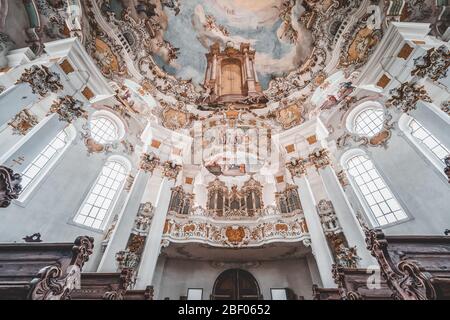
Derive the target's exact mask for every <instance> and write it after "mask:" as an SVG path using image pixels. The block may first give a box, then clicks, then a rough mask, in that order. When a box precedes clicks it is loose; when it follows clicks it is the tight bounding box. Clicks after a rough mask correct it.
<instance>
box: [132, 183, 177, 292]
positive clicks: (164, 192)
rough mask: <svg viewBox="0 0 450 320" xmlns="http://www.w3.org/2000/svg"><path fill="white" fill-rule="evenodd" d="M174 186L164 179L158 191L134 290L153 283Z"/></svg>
mask: <svg viewBox="0 0 450 320" xmlns="http://www.w3.org/2000/svg"><path fill="white" fill-rule="evenodd" d="M174 186H175V181H174V180H169V179H168V178H167V177H164V178H163V180H162V182H161V186H160V188H159V191H158V196H157V201H156V203H155V213H154V215H153V221H152V225H151V227H150V232H149V235H148V237H147V241H146V243H145V249H144V253H143V254H142V259H141V264H140V267H139V272H138V276H137V281H136V290H140V289H145V288H146V287H147V286H148V285H151V284H152V283H153V276H154V274H155V269H156V264H157V262H158V257H159V253H160V250H161V240H162V234H163V231H164V225H165V223H166V216H167V211H168V209H169V203H170V198H171V195H172V191H171V189H172V188H173V187H174Z"/></svg>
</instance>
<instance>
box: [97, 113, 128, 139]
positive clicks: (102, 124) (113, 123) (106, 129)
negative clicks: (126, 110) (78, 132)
mask: <svg viewBox="0 0 450 320" xmlns="http://www.w3.org/2000/svg"><path fill="white" fill-rule="evenodd" d="M89 126H90V131H91V137H92V138H93V139H94V140H95V141H96V142H97V143H100V144H105V143H111V142H114V141H117V140H120V139H121V138H122V137H123V136H124V134H125V128H124V125H123V122H122V121H121V120H120V119H119V118H118V117H117V116H116V115H114V114H113V113H111V112H107V111H103V110H102V111H98V112H96V113H94V114H93V116H92V119H91V120H90V121H89Z"/></svg>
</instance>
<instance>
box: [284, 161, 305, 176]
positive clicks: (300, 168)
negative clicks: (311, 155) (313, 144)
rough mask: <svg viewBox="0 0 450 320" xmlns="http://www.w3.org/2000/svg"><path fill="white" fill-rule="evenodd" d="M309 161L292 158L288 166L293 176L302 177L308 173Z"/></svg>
mask: <svg viewBox="0 0 450 320" xmlns="http://www.w3.org/2000/svg"><path fill="white" fill-rule="evenodd" d="M307 163H308V161H307V160H305V159H303V158H297V159H295V158H294V159H292V160H291V161H289V162H287V163H286V168H287V169H288V170H289V172H290V173H291V175H292V178H294V177H297V178H301V177H302V176H303V175H305V174H306V165H307Z"/></svg>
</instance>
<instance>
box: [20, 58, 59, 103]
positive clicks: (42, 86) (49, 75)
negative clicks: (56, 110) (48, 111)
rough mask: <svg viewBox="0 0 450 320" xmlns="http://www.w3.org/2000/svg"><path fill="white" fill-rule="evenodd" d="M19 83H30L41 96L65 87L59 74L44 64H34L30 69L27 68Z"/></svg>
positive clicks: (35, 92) (34, 91)
mask: <svg viewBox="0 0 450 320" xmlns="http://www.w3.org/2000/svg"><path fill="white" fill-rule="evenodd" d="M17 83H18V84H20V83H28V84H29V85H30V87H31V89H32V90H33V93H34V94H38V95H40V96H41V97H44V96H46V95H47V94H48V93H49V92H52V93H57V92H58V91H60V90H62V89H64V86H63V85H62V83H61V78H60V76H59V74H57V73H55V72H53V71H51V70H50V69H49V68H48V67H47V66H44V65H34V66H32V67H31V68H30V69H25V72H24V73H23V74H22V76H21V77H20V79H19V80H18V81H17Z"/></svg>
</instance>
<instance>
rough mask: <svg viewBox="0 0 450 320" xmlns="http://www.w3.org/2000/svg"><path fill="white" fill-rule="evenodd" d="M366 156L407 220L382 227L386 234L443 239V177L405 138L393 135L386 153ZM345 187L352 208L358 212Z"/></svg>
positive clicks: (448, 200) (449, 191) (448, 220)
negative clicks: (439, 236)
mask: <svg viewBox="0 0 450 320" xmlns="http://www.w3.org/2000/svg"><path fill="white" fill-rule="evenodd" d="M367 154H368V155H369V157H370V158H371V159H372V161H373V162H374V164H375V166H376V167H377V169H378V170H379V171H380V173H381V175H382V176H383V178H384V179H385V181H386V183H387V184H388V185H389V187H390V188H391V190H392V192H393V193H394V195H395V196H396V197H397V199H398V200H399V202H400V204H401V205H402V207H403V208H404V209H405V211H406V213H407V214H408V215H409V216H410V219H409V220H408V221H405V222H400V223H398V224H394V225H390V226H385V227H382V229H383V230H384V232H385V233H386V234H388V235H389V234H397V235H443V232H444V230H445V229H446V228H449V226H450V211H449V208H450V185H449V184H448V182H447V181H446V179H445V177H444V175H443V174H442V173H441V172H440V171H438V170H437V169H436V167H434V166H433V165H432V164H431V163H430V162H429V161H428V159H427V158H425V156H424V155H423V154H422V153H421V152H420V151H419V150H418V149H417V148H416V147H415V146H414V145H413V144H412V143H411V142H410V141H409V139H408V138H407V137H405V136H402V135H399V134H398V129H397V130H396V131H394V132H393V135H392V138H391V139H390V140H389V146H388V149H383V148H369V150H368V151H367ZM351 188H352V187H351V186H350V185H349V186H347V188H346V189H347V194H348V195H349V198H350V201H351V202H352V206H353V207H354V208H358V209H359V210H360V211H362V210H361V205H360V204H359V201H358V200H357V198H356V196H355V193H354V192H353V190H351Z"/></svg>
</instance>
